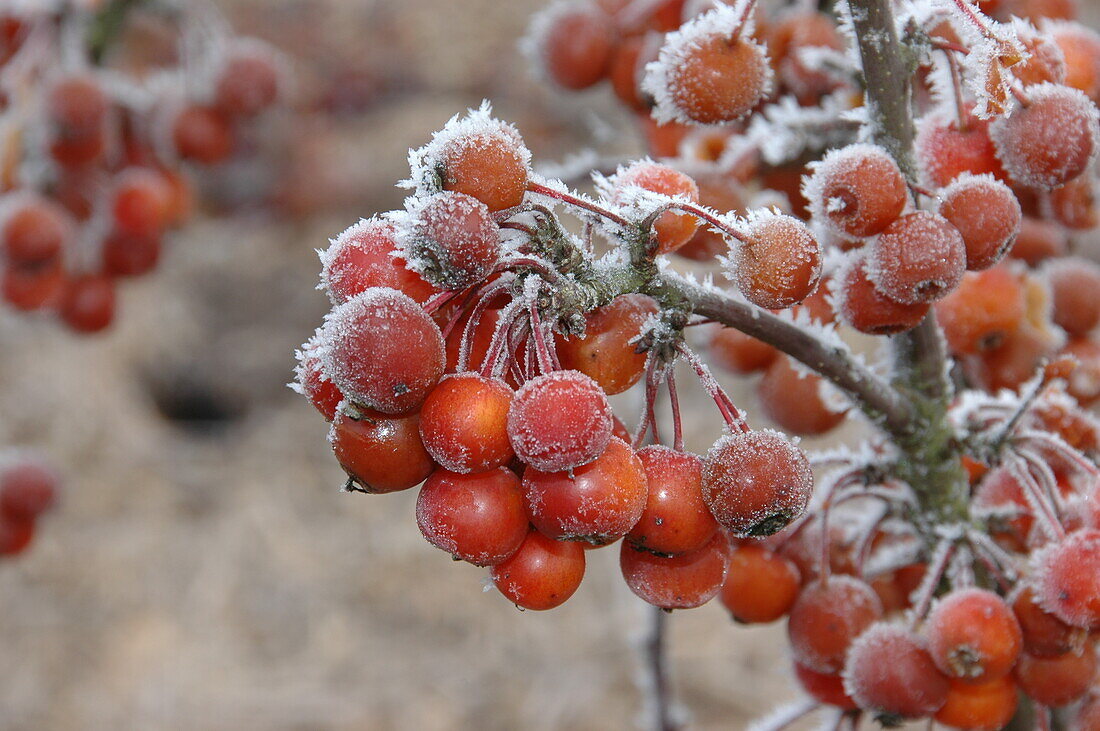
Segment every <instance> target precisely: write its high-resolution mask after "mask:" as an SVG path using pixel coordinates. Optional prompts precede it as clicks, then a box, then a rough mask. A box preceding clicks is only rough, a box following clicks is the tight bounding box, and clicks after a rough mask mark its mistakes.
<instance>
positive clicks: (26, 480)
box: [0, 461, 58, 522]
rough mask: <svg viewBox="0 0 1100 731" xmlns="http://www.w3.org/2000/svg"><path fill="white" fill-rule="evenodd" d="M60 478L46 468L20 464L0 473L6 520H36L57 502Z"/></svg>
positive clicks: (0, 498) (0, 504)
mask: <svg viewBox="0 0 1100 731" xmlns="http://www.w3.org/2000/svg"><path fill="white" fill-rule="evenodd" d="M57 484H58V480H57V475H56V474H54V472H53V470H51V469H49V468H48V467H46V466H45V465H42V464H39V463H38V462H33V461H20V462H18V463H16V464H15V465H13V466H11V467H8V468H7V469H4V470H2V471H0V514H2V515H3V520H8V521H14V522H26V521H33V520H34V519H35V518H37V517H38V516H39V515H41V514H42V513H44V512H46V511H47V510H49V509H50V508H51V507H53V505H54V503H55V502H56V501H57Z"/></svg>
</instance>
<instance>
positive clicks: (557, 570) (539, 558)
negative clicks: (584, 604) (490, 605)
mask: <svg viewBox="0 0 1100 731" xmlns="http://www.w3.org/2000/svg"><path fill="white" fill-rule="evenodd" d="M584 565H585V558H584V549H583V548H581V545H580V544H579V543H571V542H569V541H555V540H553V539H551V538H547V537H546V536H544V535H543V534H541V533H539V532H538V531H537V530H531V531H529V532H528V533H527V537H526V538H525V539H524V540H523V543H522V544H520V547H519V549H518V550H517V551H516V552H515V553H513V554H512V555H511V557H509V558H508V559H506V560H504V561H502V562H501V563H499V564H497V565H496V566H493V568H492V570H491V571H490V577H491V578H492V580H493V584H494V585H495V586H496V588H497V590H498V591H500V593H501V594H503V595H504V596H506V597H507V598H508V599H509V600H510V601H511V602H513V603H514V604H516V605H517V606H519V607H522V608H523V609H534V610H539V611H541V610H546V609H553V608H554V607H558V606H561V605H562V604H564V603H565V602H566V601H567V600H568V599H569V597H571V596H573V592H575V591H576V590H577V587H578V586H580V584H581V580H582V579H583V578H584Z"/></svg>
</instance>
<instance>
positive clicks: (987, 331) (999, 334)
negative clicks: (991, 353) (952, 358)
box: [936, 266, 1024, 353]
mask: <svg viewBox="0 0 1100 731" xmlns="http://www.w3.org/2000/svg"><path fill="white" fill-rule="evenodd" d="M936 315H937V316H938V318H939V322H940V325H941V326H942V327H943V334H944V336H945V337H946V338H947V344H948V345H950V346H951V349H952V350H953V351H955V352H956V353H976V352H979V351H983V350H990V349H992V348H995V347H997V346H999V345H1000V344H1002V343H1003V342H1004V341H1005V340H1006V339H1007V338H1008V337H1009V336H1011V335H1012V334H1013V333H1015V332H1016V330H1017V329H1018V328H1019V327H1020V323H1021V322H1022V321H1023V319H1024V289H1023V285H1022V284H1021V283H1020V280H1019V278H1018V277H1017V276H1016V275H1015V274H1013V273H1012V271H1011V270H1009V269H1008V268H1007V267H1004V266H998V267H993V268H991V269H986V270H985V271H982V272H967V273H966V274H965V275H964V276H963V278H962V281H961V282H960V283H959V286H958V288H957V289H955V291H954V292H952V293H951V294H949V295H948V296H947V297H945V298H943V299H942V300H940V301H939V302H937V303H936Z"/></svg>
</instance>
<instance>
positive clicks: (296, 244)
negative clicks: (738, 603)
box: [0, 0, 790, 730]
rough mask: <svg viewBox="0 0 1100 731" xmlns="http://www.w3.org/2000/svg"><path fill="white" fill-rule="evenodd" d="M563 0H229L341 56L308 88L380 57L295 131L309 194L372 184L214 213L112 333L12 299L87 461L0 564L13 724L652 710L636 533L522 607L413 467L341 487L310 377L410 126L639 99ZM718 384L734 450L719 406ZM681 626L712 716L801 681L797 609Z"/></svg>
mask: <svg viewBox="0 0 1100 731" xmlns="http://www.w3.org/2000/svg"><path fill="white" fill-rule="evenodd" d="M540 4H541V3H538V2H535V1H534V0H522V1H521V2H515V3H498V2H495V1H494V0H461V1H459V2H446V1H445V0H433V1H429V0H414V1H413V0H411V1H408V2H397V1H396V0H391V1H390V2H383V1H380V0H376V1H375V2H370V1H369V0H368V1H366V2H356V3H352V2H349V1H347V0H345V1H344V2H342V3H341V2H336V0H330V1H329V2H308V1H307V0H297V1H295V0H279V1H278V2H272V1H271V0H237V1H235V2H232V3H230V2H225V3H223V5H226V6H232V8H233V10H234V14H235V16H236V17H237V19H238V22H239V23H241V24H243V25H244V27H246V28H248V29H249V32H253V33H256V34H259V35H265V36H267V37H269V38H272V39H275V40H277V41H282V42H284V43H290V42H291V41H293V42H294V43H295V47H294V48H292V49H291V50H292V51H294V52H295V53H300V54H303V55H310V56H313V57H314V58H313V61H312V63H311V64H310V65H307V66H304V67H303V68H302V69H301V71H302V76H303V79H304V81H303V83H304V84H305V85H306V86H307V87H308V88H307V89H306V90H305V91H306V93H320V92H318V90H317V89H318V88H319V87H317V86H313V85H320V84H322V82H323V80H324V79H325V78H330V77H331V75H332V74H334V73H335V71H333V69H342V70H344V71H348V67H349V66H350V67H351V69H350V71H348V73H349V74H350V76H349V78H353V79H356V80H358V81H357V83H360V82H361V84H360V86H359V87H356V88H357V89H359V91H357V92H356V93H355V94H350V93H349V99H345V100H344V101H345V102H346V103H348V104H352V105H360V106H363V107H365V109H366V111H365V113H364V114H362V115H361V116H355V117H348V118H343V119H336V120H320V121H314V122H312V123H310V125H309V126H307V127H301V128H293V127H292V129H296V130H297V131H296V132H295V133H294V134H292V135H290V136H289V137H283V138H282V139H284V140H286V141H285V142H284V143H281V144H286V145H288V146H289V147H288V150H279V152H280V157H289V158H292V159H297V157H296V156H298V157H301V158H302V159H314V160H316V157H314V158H310V156H309V155H308V154H307V152H303V151H302V149H301V148H302V146H305V147H306V148H307V151H308V152H311V153H316V154H319V155H320V156H321V160H323V161H324V164H322V165H320V166H318V165H316V163H312V164H302V166H301V167H300V168H296V171H297V172H296V173H295V174H296V175H298V176H300V177H301V181H300V182H302V183H303V184H302V185H299V186H294V189H293V190H292V191H291V192H290V194H288V195H287V199H288V200H289V201H290V202H291V204H293V205H294V206H295V207H296V208H297V209H298V210H307V209H312V208H314V207H316V206H317V205H318V204H319V203H322V202H325V200H323V199H325V198H326V197H327V198H329V199H330V201H335V202H337V203H339V204H340V205H341V206H342V209H343V212H341V213H339V214H332V213H330V214H327V215H321V214H318V215H313V216H309V217H306V218H303V219H299V220H297V221H288V220H286V219H281V218H278V217H271V216H267V215H261V214H256V213H252V214H245V215H243V216H238V217H236V218H233V219H219V220H214V219H209V218H207V219H202V220H200V221H198V222H197V223H196V224H195V225H193V226H192V227H191V228H189V229H187V230H186V231H185V232H184V233H182V234H181V235H179V236H178V237H176V239H175V240H174V241H173V243H172V246H171V249H170V252H169V253H168V256H167V257H166V260H165V262H164V264H163V267H162V268H161V269H160V270H158V271H157V272H156V273H155V274H154V275H153V276H151V277H150V278H148V279H146V280H143V281H140V282H134V283H132V284H129V285H128V286H126V287H124V295H123V299H122V303H121V305H122V307H121V309H122V312H121V318H120V322H119V324H118V325H117V326H116V327H115V328H114V329H113V330H111V331H110V332H109V333H108V334H107V335H105V336H103V337H97V338H92V339H77V338H74V337H72V336H70V335H68V334H67V333H65V332H63V331H61V330H60V329H59V328H58V327H56V326H55V325H54V324H52V322H50V321H48V320H38V319H33V318H26V317H15V316H12V315H10V313H6V312H0V343H2V344H3V346H2V347H0V443H3V442H8V443H13V444H17V445H23V446H29V447H34V448H38V449H41V450H43V451H45V452H47V453H48V454H49V456H50V458H51V459H52V460H53V462H54V463H55V464H56V465H57V467H58V468H59V469H60V470H61V471H62V472H63V473H64V475H65V480H66V487H65V494H64V501H63V504H62V505H61V507H60V509H59V510H57V511H56V512H55V513H54V514H52V515H51V516H50V517H49V518H48V520H47V521H46V522H45V523H44V524H43V526H42V530H41V534H40V536H39V538H38V540H37V543H36V544H35V546H34V547H33V550H32V551H31V552H30V554H29V555H27V556H26V557H25V558H22V559H20V560H18V561H12V562H10V563H7V564H4V565H2V566H0V647H3V648H4V651H3V652H0V729H13V730H14V729H107V728H135V729H330V728H331V729H352V728H354V729H372V730H374V729H423V730H428V729H455V728H469V729H475V728H476V729H517V728H523V729H559V728H570V729H589V728H590V729H618V728H632V727H633V726H634V723H635V719H636V717H637V713H638V709H639V700H638V691H637V690H636V686H635V683H634V673H635V669H636V662H635V656H636V655H635V646H636V642H637V640H638V638H639V636H640V632H641V631H642V628H643V626H644V619H645V612H644V608H643V606H642V605H641V603H640V601H638V600H636V599H635V598H634V597H633V595H631V594H630V592H629V590H628V589H626V587H625V586H624V585H623V583H622V581H621V580H620V579H619V577H618V575H617V574H618V569H617V550H616V549H614V548H612V549H610V550H603V551H596V552H592V553H590V554H589V558H590V563H589V573H588V576H587V578H586V581H585V583H584V585H583V586H582V587H581V589H580V591H579V592H578V593H577V595H576V596H575V597H574V598H573V599H572V600H571V601H570V602H569V603H568V604H567V605H565V606H564V607H562V608H561V609H559V610H556V611H553V612H549V613H545V614H539V613H533V612H527V613H522V614H521V613H519V612H517V611H516V610H515V608H514V607H512V606H511V605H510V604H508V603H507V602H506V601H504V600H502V599H501V597H499V596H498V595H496V594H495V593H493V592H488V593H483V592H482V590H481V589H482V586H483V577H484V575H485V572H484V571H483V570H480V569H476V568H473V567H470V566H467V565H458V564H453V563H452V562H451V560H450V559H449V558H448V557H447V556H446V555H444V554H443V553H441V552H440V551H437V550H436V549H434V548H432V547H430V546H429V545H428V544H427V543H426V542H424V541H423V539H422V538H421V537H420V535H419V532H418V531H417V529H416V526H415V523H414V520H413V515H412V505H413V501H414V499H415V492H414V491H409V492H407V493H404V494H398V495H394V496H388V497H366V496H351V495H345V494H341V493H340V492H339V490H338V488H339V485H340V484H341V472H340V470H339V468H338V466H337V465H336V463H335V461H334V460H333V459H332V457H331V454H330V452H329V450H328V445H327V443H326V442H325V438H324V437H325V432H326V429H325V425H324V423H323V422H322V421H321V419H320V418H319V417H318V416H317V415H316V414H315V413H314V412H313V411H312V409H311V408H310V407H309V406H308V405H307V404H306V403H305V402H304V401H303V400H302V399H301V398H300V397H298V396H296V395H295V394H293V393H291V392H290V391H289V390H288V389H286V388H285V385H284V384H285V383H286V381H287V380H289V378H290V369H291V367H292V351H293V349H294V347H295V346H297V345H298V344H299V343H300V342H301V341H302V340H304V339H305V338H306V337H307V336H308V335H309V334H310V332H311V331H312V328H313V327H314V326H315V325H316V324H317V323H318V322H319V320H320V318H321V316H322V314H323V312H324V311H325V308H326V305H327V303H326V301H325V298H324V297H323V295H322V294H320V293H319V292H316V291H314V290H313V287H314V284H315V282H316V275H317V270H318V264H317V260H316V257H315V255H314V253H313V249H314V248H315V247H322V246H324V245H325V240H326V238H327V237H328V236H331V235H333V234H335V233H336V232H338V231H339V230H340V229H342V228H344V227H345V226H346V225H348V224H350V223H352V222H353V221H354V218H355V216H357V215H364V216H365V215H369V214H371V213H373V212H375V211H376V210H381V209H385V208H388V207H393V206H395V205H397V204H398V203H399V201H400V193H399V192H397V191H395V190H393V189H392V187H391V185H392V183H393V181H395V180H397V179H398V178H400V177H402V176H403V174H404V173H405V150H406V149H407V148H408V147H409V146H410V145H416V144H420V143H421V142H423V141H424V140H425V139H426V137H427V135H428V133H429V132H430V131H431V130H432V129H435V128H437V127H438V126H440V125H441V124H442V122H443V121H445V120H446V118H447V117H449V116H450V115H451V114H453V113H455V112H457V111H460V110H461V109H463V108H464V107H466V106H468V105H472V104H476V103H477V102H478V101H480V99H481V98H482V97H483V96H489V97H493V98H495V99H497V100H498V107H497V110H498V112H499V113H500V114H501V116H505V117H509V118H512V119H514V120H516V121H517V122H518V123H519V124H520V127H521V129H523V130H524V131H525V133H526V134H527V135H528V139H529V142H530V143H531V145H532V147H534V148H535V151H536V154H538V155H540V156H542V157H543V158H544V159H546V158H549V159H554V158H557V157H559V156H560V155H561V154H562V153H563V151H564V150H566V149H569V147H570V146H571V145H575V144H576V140H578V139H582V138H583V135H584V134H585V132H586V129H587V127H586V125H587V117H586V116H585V115H586V114H587V110H588V109H591V108H595V109H598V110H601V113H605V112H606V113H607V117H608V118H609V119H613V120H615V119H618V120H619V121H620V122H621V117H615V116H614V113H613V112H610V111H608V110H609V109H610V107H609V106H608V105H607V104H606V100H605V98H604V97H605V94H604V93H602V92H597V93H595V94H593V95H591V96H588V97H584V98H581V99H578V98H576V97H574V98H562V97H559V96H555V95H554V94H551V93H548V92H547V91H546V90H544V89H542V88H541V87H540V86H539V84H538V83H537V82H534V81H532V79H531V77H530V76H529V75H528V74H527V73H526V70H525V66H524V65H523V64H522V62H520V61H519V60H518V59H517V54H516V53H515V51H514V45H515V44H514V39H515V37H516V35H517V34H518V32H519V30H520V29H521V28H522V27H523V25H524V23H525V19H526V17H527V16H528V14H529V13H530V11H531V10H532V8H535V7H537V6H539V5H540ZM352 8H354V10H352ZM329 46H332V47H335V48H336V49H338V50H337V51H336V52H332V51H330V49H329ZM349 83H350V82H349ZM623 145H624V147H627V148H629V146H630V145H631V142H630V141H629V139H627V140H626V142H624V143H623ZM284 152H285V154H282V153H284ZM311 165H312V167H311ZM261 172H262V168H261ZM252 174H255V171H252ZM260 177H261V178H262V175H261V176H260ZM210 185H211V187H212V188H214V189H215V190H221V189H222V188H224V187H225V186H227V185H228V183H227V182H226V180H221V181H214V182H212V183H210ZM318 191H319V192H318ZM685 390H686V389H685ZM750 403H751V402H750ZM689 409H690V411H689V414H690V416H689V419H688V420H689V422H690V429H691V432H692V442H693V444H692V445H690V446H694V447H695V448H705V447H706V445H707V443H708V442H709V440H711V439H712V438H713V436H714V435H715V433H716V431H715V430H716V423H717V422H716V420H715V419H714V417H713V414H712V412H711V411H710V410H705V408H704V405H703V404H702V403H701V402H700V401H699V400H698V399H697V398H694V399H691V400H690V401H689ZM672 627H673V645H672V647H673V650H672V652H673V657H674V660H675V672H676V676H677V684H678V689H679V691H680V694H681V698H682V700H683V701H684V702H685V703H686V705H688V706H689V707H690V709H691V711H692V713H693V716H694V719H695V722H696V723H695V724H694V726H693V727H694V728H701V729H718V728H723V729H729V728H743V727H744V726H745V724H746V723H747V719H748V718H750V717H752V716H753V715H755V714H758V713H760V712H762V711H764V710H766V709H768V708H770V707H771V706H772V705H773V704H775V703H776V702H777V701H778V700H781V699H783V698H785V697H787V696H788V695H789V694H790V690H789V685H788V680H787V657H786V650H785V649H784V644H785V642H784V640H783V637H782V634H783V633H782V628H781V627H767V628H762V629H745V628H738V627H735V626H733V625H732V624H731V623H730V622H729V620H728V619H727V617H726V616H725V614H724V612H723V611H722V610H721V608H720V607H719V606H708V607H705V608H703V609H700V610H697V611H693V612H679V613H676V614H675V615H674V616H673V618H672Z"/></svg>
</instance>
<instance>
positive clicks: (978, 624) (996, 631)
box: [924, 589, 1023, 683]
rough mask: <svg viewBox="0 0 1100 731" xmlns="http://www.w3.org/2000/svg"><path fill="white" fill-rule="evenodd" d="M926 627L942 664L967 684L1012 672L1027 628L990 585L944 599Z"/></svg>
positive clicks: (934, 654) (930, 644) (938, 663)
mask: <svg viewBox="0 0 1100 731" xmlns="http://www.w3.org/2000/svg"><path fill="white" fill-rule="evenodd" d="M924 631H925V636H926V637H927V638H928V650H929V652H930V653H931V655H932V660H933V661H934V662H935V663H936V667H938V668H939V669H940V671H941V672H943V673H944V675H947V676H948V677H950V678H955V679H957V680H960V681H963V682H967V683H985V682H988V681H991V680H995V679H997V678H1001V677H1004V676H1006V675H1008V674H1009V673H1010V672H1011V671H1012V666H1013V665H1014V664H1015V663H1016V658H1018V657H1019V656H1020V652H1021V650H1022V649H1023V633H1022V631H1021V630H1020V624H1019V622H1017V621H1016V617H1015V615H1014V614H1013V613H1012V610H1011V609H1009V607H1008V605H1007V604H1005V602H1004V600H1003V599H1001V598H1000V597H999V596H997V595H996V594H994V593H993V592H990V591H986V590H984V589H962V590H956V591H953V592H951V593H950V594H948V595H946V596H945V597H943V598H942V599H940V600H939V601H938V602H937V603H936V605H935V606H934V607H933V608H932V611H931V612H930V613H929V615H928V619H927V621H926V622H925V626H924Z"/></svg>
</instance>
